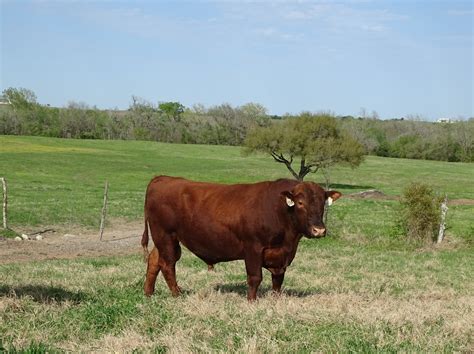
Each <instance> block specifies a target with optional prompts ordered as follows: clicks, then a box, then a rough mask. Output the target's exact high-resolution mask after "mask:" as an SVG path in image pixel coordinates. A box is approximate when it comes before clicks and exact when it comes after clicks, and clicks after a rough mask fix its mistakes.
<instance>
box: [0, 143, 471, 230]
mask: <svg viewBox="0 0 474 354" xmlns="http://www.w3.org/2000/svg"><path fill="white" fill-rule="evenodd" d="M158 174H168V175H175V176H183V177H187V178H190V179H195V180H201V181H213V182H223V183H238V182H256V181H261V180H272V179H277V178H282V177H290V176H289V173H288V171H287V170H286V168H285V167H284V166H283V165H281V164H277V163H275V162H273V160H272V159H271V158H269V157H268V156H265V155H256V156H250V157H245V156H242V154H241V149H240V148H238V147H228V146H207V145H206V146H205V145H178V144H163V143H155V142H141V141H127V142H125V141H99V140H71V139H69V140H67V139H55V138H42V137H17V136H0V176H4V177H6V178H7V181H8V184H9V200H10V201H9V219H10V224H11V225H12V226H15V225H39V224H43V225H55V224H66V223H67V224H78V225H85V226H97V225H98V223H99V218H100V211H101V208H102V200H103V188H104V183H105V180H108V181H109V182H110V198H109V200H110V203H109V215H110V216H111V217H123V218H128V219H137V218H140V217H141V216H142V214H143V198H144V191H145V189H146V185H147V183H148V182H149V180H150V179H151V178H152V177H153V176H154V175H158ZM473 175H474V165H473V164H465V163H446V162H438V161H419V160H418V161H415V160H407V159H389V158H380V157H367V159H366V161H365V162H364V163H363V164H362V165H361V166H360V168H358V169H355V170H351V169H349V168H336V169H334V171H333V172H332V173H331V179H332V182H333V184H334V188H336V189H338V190H340V191H341V192H343V193H352V192H357V191H361V190H366V189H371V188H376V189H378V190H381V191H382V192H384V193H386V194H389V195H399V194H400V193H401V190H402V189H403V188H404V187H405V186H406V185H407V184H408V183H409V182H410V181H413V180H421V181H424V182H429V183H430V184H431V185H433V186H434V187H435V188H436V190H437V191H439V192H440V193H448V196H449V198H450V199H453V198H469V199H474V188H472V176H473ZM308 180H314V181H319V182H321V181H322V178H321V176H319V175H310V176H309V178H308ZM345 203H346V202H345V201H344V199H343V200H342V202H341V203H340V204H342V208H343V209H345V208H346V206H350V212H349V211H347V213H346V214H348V215H349V214H350V213H352V212H353V211H354V208H352V206H353V205H354V203H353V202H347V203H348V204H345ZM395 205H396V202H390V201H388V202H383V203H382V202H380V203H379V202H376V201H369V202H366V201H361V202H357V208H355V209H359V207H360V208H361V209H362V210H361V212H362V211H364V212H365V213H366V214H367V215H372V213H373V211H374V208H376V209H377V211H376V213H379V210H378V209H379V208H382V209H387V210H388V209H391V210H393V208H394V206H395ZM452 211H453V212H455V213H456V214H459V215H460V219H461V218H464V217H465V216H466V215H469V213H471V212H473V211H474V208H473V207H472V206H468V207H462V208H457V207H456V208H453V210H452ZM379 214H380V213H379ZM388 214H389V212H388V211H387V212H381V215H382V216H383V215H386V216H388ZM348 217H350V216H348ZM384 219H385V218H384ZM386 219H387V220H390V219H391V216H388V217H387V218H386ZM372 225H373V224H372ZM453 230H454V231H455V232H457V231H456V230H457V229H456V228H455V229H453ZM459 231H460V233H462V232H463V231H462V230H459ZM382 232H383V233H386V230H385V229H383V230H382Z"/></svg>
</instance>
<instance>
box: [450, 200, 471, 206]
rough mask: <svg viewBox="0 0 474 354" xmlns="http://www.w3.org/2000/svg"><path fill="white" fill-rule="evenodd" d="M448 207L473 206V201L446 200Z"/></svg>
mask: <svg viewBox="0 0 474 354" xmlns="http://www.w3.org/2000/svg"><path fill="white" fill-rule="evenodd" d="M448 205H474V199H452V200H449V199H448Z"/></svg>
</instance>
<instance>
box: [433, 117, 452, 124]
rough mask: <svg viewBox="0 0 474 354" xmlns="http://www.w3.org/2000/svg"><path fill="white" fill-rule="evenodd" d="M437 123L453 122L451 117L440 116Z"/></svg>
mask: <svg viewBox="0 0 474 354" xmlns="http://www.w3.org/2000/svg"><path fill="white" fill-rule="evenodd" d="M436 122H437V123H453V122H454V121H453V120H451V118H440V119H438V120H437V121H436Z"/></svg>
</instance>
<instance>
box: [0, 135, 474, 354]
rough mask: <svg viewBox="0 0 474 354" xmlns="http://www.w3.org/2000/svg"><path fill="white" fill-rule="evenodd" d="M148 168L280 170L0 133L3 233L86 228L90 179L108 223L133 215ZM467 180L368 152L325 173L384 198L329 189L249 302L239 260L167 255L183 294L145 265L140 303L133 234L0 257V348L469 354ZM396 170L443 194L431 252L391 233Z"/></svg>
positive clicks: (455, 168)
mask: <svg viewBox="0 0 474 354" xmlns="http://www.w3.org/2000/svg"><path fill="white" fill-rule="evenodd" d="M157 174H170V175H177V176H183V177H187V178H191V179H196V180H201V181H214V182H223V183H237V182H255V181H260V180H269V179H276V178H282V177H289V173H288V172H287V171H286V169H285V167H284V166H282V165H280V164H277V163H275V162H273V161H272V159H271V158H269V157H267V156H263V155H256V156H250V157H245V156H242V154H241V150H240V149H239V148H235V147H225V146H204V145H201V146H200V145H172V144H163V143H153V142H137V141H133V142H125V141H93V140H63V139H52V138H39V137H10V136H0V176H4V177H6V178H7V180H8V182H9V198H10V201H9V208H10V210H9V223H10V226H11V227H12V228H13V229H15V230H17V231H21V230H23V229H32V228H37V229H38V228H42V227H57V228H62V229H68V230H69V229H70V230H94V229H97V228H98V223H99V218H100V210H101V208H102V198H103V184H104V182H105V180H106V179H107V180H108V181H109V182H110V203H109V220H111V221H110V222H109V224H108V228H109V229H110V230H114V227H118V226H117V225H120V224H123V223H136V222H137V220H140V219H141V218H142V214H143V211H142V209H143V197H144V190H145V188H146V185H147V183H148V181H149V180H150V178H151V177H152V176H154V175H157ZM473 175H474V166H473V165H472V164H463V163H446V162H438V161H420V160H417V161H415V160H404V159H388V158H380V157H367V158H366V161H365V162H364V163H363V164H362V165H361V167H360V168H359V169H356V170H351V169H348V168H337V169H334V170H333V171H332V172H331V181H332V187H333V188H334V189H337V190H339V191H341V192H342V193H343V194H344V195H347V194H350V193H354V192H358V191H363V190H367V189H377V190H380V191H382V192H383V193H385V194H386V195H387V198H382V199H356V198H348V197H347V198H345V197H344V196H343V198H341V199H340V200H338V201H337V202H336V203H335V204H334V206H333V207H331V212H330V214H329V220H328V228H329V229H330V235H329V236H328V237H326V238H325V239H322V240H308V239H303V240H302V242H301V244H300V247H299V250H298V253H297V255H296V258H295V260H294V262H293V264H292V265H291V266H290V267H289V269H288V272H287V276H286V278H285V283H284V294H283V295H282V296H280V297H277V296H275V295H273V294H272V293H271V291H270V289H271V285H270V276H269V273H266V274H265V273H264V282H263V283H262V286H261V288H260V294H259V295H260V296H261V298H260V300H259V301H257V302H256V303H255V304H248V303H247V301H246V296H245V292H246V280H245V279H246V277H245V270H244V265H243V262H231V263H223V264H218V265H217V266H216V271H215V272H207V267H206V265H205V264H204V263H202V262H201V261H200V260H199V259H197V258H196V257H195V256H193V255H192V254H190V253H189V252H187V251H184V252H183V257H182V259H181V260H180V261H179V262H178V264H177V277H178V282H179V283H180V285H181V286H182V288H183V289H184V291H185V294H184V295H183V296H181V297H179V298H172V297H171V296H170V294H169V291H168V288H167V287H166V285H165V283H164V280H163V278H162V276H161V275H160V276H159V278H158V280H157V290H156V293H155V295H154V296H153V297H152V298H150V299H147V298H145V297H144V296H143V293H142V287H143V280H144V274H145V265H144V263H143V261H142V259H141V253H140V247H139V237H137V238H136V246H130V247H131V252H132V255H128V256H108V257H94V258H90V257H86V258H76V259H68V260H64V259H57V260H47V261H30V262H21V263H19V262H10V261H9V262H2V261H1V260H0V263H1V264H0V333H1V334H0V351H1V350H2V349H1V348H4V349H5V350H30V351H39V352H42V351H49V352H51V351H133V350H140V351H155V352H165V351H175V352H189V351H196V352H201V351H202V352H208V351H231V352H256V351H261V352H295V351H297V352H312V351H319V352H328V351H332V352H334V351H360V352H367V351H400V350H401V351H425V352H432V351H472V350H474V345H473V323H474V314H473V310H474V296H473V295H472V294H474V284H473V281H472V274H474V252H473V238H474V220H473V217H472V216H473V215H474V204H473V200H474V188H473V182H472V181H473V177H472V176H473ZM307 180H313V181H317V182H321V181H322V177H321V176H319V175H310V176H309V178H307ZM410 181H423V182H429V183H430V184H431V185H432V186H433V187H435V189H436V190H437V191H439V193H443V194H444V193H447V194H448V197H449V199H450V200H452V203H451V205H450V209H449V211H448V229H447V237H446V240H445V242H444V243H443V244H442V245H441V246H440V247H437V248H436V247H432V246H426V245H425V246H419V245H411V244H406V243H405V242H404V241H403V239H402V238H401V237H400V235H398V234H397V227H396V219H397V208H398V202H397V200H396V199H394V198H395V197H396V196H398V195H399V194H400V193H401V191H402V190H403V188H404V187H405V186H406V185H407V184H408V183H409V182H410ZM141 231H142V230H137V236H138V234H139V233H140V232H141ZM12 242H14V241H10V240H8V241H1V242H0V247H8V245H10V244H11V243H12ZM35 242H36V241H35ZM37 242H40V241H37ZM135 250H136V252H135ZM59 258H60V257H59Z"/></svg>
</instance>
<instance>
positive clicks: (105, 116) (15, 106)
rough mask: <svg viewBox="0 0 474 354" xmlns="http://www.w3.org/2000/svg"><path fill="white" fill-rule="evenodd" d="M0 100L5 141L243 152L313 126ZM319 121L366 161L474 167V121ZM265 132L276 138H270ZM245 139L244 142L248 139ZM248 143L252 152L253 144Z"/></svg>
mask: <svg viewBox="0 0 474 354" xmlns="http://www.w3.org/2000/svg"><path fill="white" fill-rule="evenodd" d="M3 95H4V97H6V98H7V100H8V102H9V103H10V104H8V105H2V106H1V107H0V134H3V135H37V136H49V137H60V138H75V139H123V140H150V141H161V142H170V143H185V144H213V145H236V146H242V145H248V144H249V143H248V142H251V141H252V139H251V137H252V136H255V134H254V133H253V132H254V131H257V132H258V131H260V130H262V131H265V132H266V133H265V134H266V135H265V134H263V133H262V134H261V135H262V136H263V135H265V136H266V139H277V140H278V139H280V140H281V139H282V136H285V134H284V130H282V129H281V126H282V124H284V122H285V121H288V120H291V119H293V118H298V117H299V118H301V117H306V119H311V116H312V114H310V113H307V112H303V113H301V114H299V115H284V116H270V115H269V114H268V111H267V109H266V108H265V107H264V106H262V105H260V104H258V103H248V104H244V105H242V106H237V107H234V106H232V105H230V104H227V103H224V104H221V105H217V106H211V107H205V106H203V105H194V106H193V107H184V106H183V105H182V104H180V103H179V102H158V103H156V104H155V103H153V102H149V101H146V100H144V99H141V98H139V97H135V96H133V97H132V101H131V103H130V105H129V108H128V109H127V110H123V111H120V110H100V109H98V108H97V107H91V106H88V105H87V104H85V103H77V102H70V103H69V104H68V105H67V106H66V107H63V108H57V107H49V106H47V105H41V104H39V103H38V102H37V99H36V95H35V94H34V92H32V91H31V90H27V89H22V88H8V89H6V90H4V91H3ZM320 115H321V114H320ZM313 116H318V114H316V115H314V114H313ZM322 116H329V117H333V118H334V119H335V120H334V121H335V124H336V126H337V129H338V131H340V133H338V136H341V137H344V139H346V140H347V139H350V141H351V142H352V140H354V141H356V142H358V143H359V144H360V146H361V147H362V148H363V151H364V153H365V154H369V155H377V156H387V157H400V158H413V159H430V160H442V161H463V162H473V161H474V119H473V118H470V119H469V120H467V121H459V122H454V123H433V122H423V121H420V120H416V119H391V120H380V119H378V118H377V117H371V118H366V117H352V116H345V117H334V116H333V115H330V114H322ZM308 117H309V118H308ZM303 120H304V119H303ZM305 124H306V123H305ZM305 124H303V126H302V127H301V128H299V127H298V124H293V125H291V124H290V126H291V127H292V129H293V131H294V132H296V133H295V134H296V136H295V138H297V135H298V129H303V130H304V129H306V128H307V126H308V125H307V124H306V125H305ZM269 132H274V134H273V138H272V136H271V134H270V133H269ZM252 134H254V135H252ZM259 134H260V133H258V134H257V135H259ZM247 137H249V139H247V140H246V138H247ZM341 141H344V140H341ZM252 143H253V144H254V145H255V140H253V142H252ZM274 143H278V141H274ZM315 143H316V142H315ZM270 144H271V142H270ZM338 146H339V145H338ZM267 150H268V149H267ZM274 158H275V157H274ZM311 167H313V168H314V166H311ZM311 167H310V168H311ZM296 172H297V173H299V171H296Z"/></svg>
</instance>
